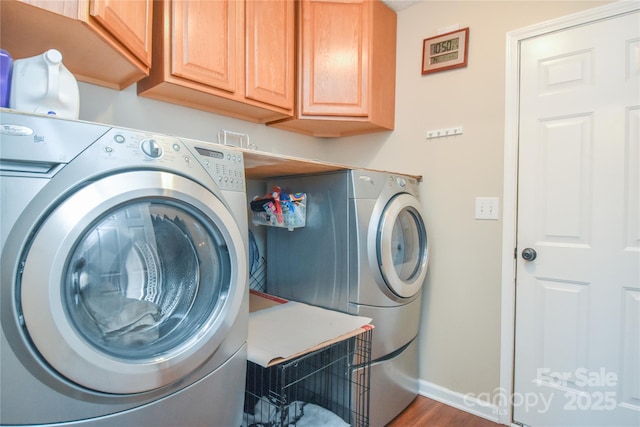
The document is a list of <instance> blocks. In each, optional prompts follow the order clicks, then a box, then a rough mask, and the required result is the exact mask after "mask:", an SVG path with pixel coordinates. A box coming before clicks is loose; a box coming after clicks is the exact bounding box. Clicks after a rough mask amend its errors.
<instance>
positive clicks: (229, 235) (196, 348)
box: [19, 171, 247, 394]
mask: <svg viewBox="0 0 640 427" xmlns="http://www.w3.org/2000/svg"><path fill="white" fill-rule="evenodd" d="M23 259H24V260H23V263H24V268H23V273H22V276H21V278H20V280H19V286H20V289H19V295H20V301H19V303H20V309H21V311H22V316H23V319H24V324H25V327H26V333H27V334H28V336H29V338H30V340H31V342H32V344H33V346H34V347H35V349H36V350H37V352H38V353H39V354H40V356H41V357H42V358H43V359H44V361H45V362H46V363H47V364H48V365H50V367H52V368H53V369H54V370H55V371H57V372H58V373H59V374H60V375H62V376H63V377H65V378H66V379H68V380H71V381H73V382H74V383H75V384H77V385H80V386H82V387H84V388H87V389H91V390H96V391H100V392H106V393H118V394H128V393H139V392H144V391H148V390H153V389H157V388H160V387H163V386H165V385H167V384H171V383H173V382H175V381H177V380H179V379H181V378H183V377H185V376H186V375H188V374H189V373H190V372H192V371H193V370H194V369H196V368H198V367H199V366H201V365H202V364H203V363H204V362H205V361H206V360H207V359H208V358H209V357H211V355H212V354H213V353H214V352H215V350H216V348H217V347H218V346H219V345H220V343H221V341H222V340H223V339H224V338H225V337H226V336H227V334H228V333H229V331H230V328H231V326H232V324H233V323H234V321H235V319H236V317H237V316H238V313H239V310H240V306H241V302H242V299H243V294H244V292H245V291H246V289H245V286H246V277H247V265H246V256H245V246H244V240H243V238H242V234H241V233H240V230H239V228H238V226H237V225H236V222H235V220H234V218H233V216H232V215H231V213H230V212H229V211H228V209H227V208H226V206H225V205H224V204H223V203H222V202H221V200H219V199H218V197H216V196H215V195H214V194H213V193H212V192H210V191H209V190H207V189H206V188H205V187H203V186H202V185H200V184H198V183H196V182H194V181H192V180H189V179H187V178H184V177H182V176H178V175H174V174H170V173H166V172H160V171H132V172H127V173H120V174H117V175H112V176H108V177H105V178H103V179H100V180H97V181H94V182H91V183H89V184H88V185H86V186H84V187H83V188H81V189H80V190H78V191H77V192H75V193H73V194H71V195H70V196H69V197H67V198H66V199H65V200H64V201H62V202H61V203H60V204H59V205H58V206H57V208H55V209H54V210H53V211H51V212H50V213H49V214H48V215H47V217H46V219H45V220H44V221H43V222H42V223H41V224H40V226H39V227H38V230H37V232H36V233H35V235H34V237H33V239H32V241H31V245H30V246H29V248H28V249H27V251H26V253H25V255H24V257H23Z"/></svg>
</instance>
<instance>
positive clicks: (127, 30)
mask: <svg viewBox="0 0 640 427" xmlns="http://www.w3.org/2000/svg"><path fill="white" fill-rule="evenodd" d="M152 8H153V1H152V0H91V6H90V11H89V13H90V14H91V16H92V17H93V18H95V19H96V21H98V22H99V23H100V25H102V26H103V27H104V28H105V29H106V30H107V31H109V32H110V33H111V34H112V35H113V36H114V37H115V38H116V39H117V40H118V41H119V42H120V43H122V44H123V45H124V46H125V47H126V48H127V49H129V50H130V51H131V53H133V54H134V55H135V56H136V57H137V58H138V59H139V60H140V61H142V63H143V64H145V65H146V66H147V67H150V66H151V19H152V16H153V9H152Z"/></svg>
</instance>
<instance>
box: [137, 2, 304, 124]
mask: <svg viewBox="0 0 640 427" xmlns="http://www.w3.org/2000/svg"><path fill="white" fill-rule="evenodd" d="M153 25H154V47H153V64H152V66H151V73H150V75H149V77H148V78H146V79H144V80H142V81H140V82H139V83H138V94H139V95H142V96H146V97H149V98H154V99H158V100H162V101H167V102H172V103H176V104H181V105H185V106H188V107H192V108H198V109H201V110H206V111H211V112H215V113H218V114H223V115H227V116H232V117H236V118H240V119H244V120H249V121H253V122H258V123H266V122H269V121H272V120H277V119H281V118H283V117H290V116H291V115H292V114H293V101H294V97H293V93H294V82H293V77H294V75H293V72H294V65H295V64H294V59H295V56H294V36H295V34H294V28H295V2H294V1H292V0H269V1H264V0H246V1H239V0H218V1H211V0H201V1H199V0H190V1H188V2H187V1H172V0H164V1H158V2H156V8H155V13H154V24H153Z"/></svg>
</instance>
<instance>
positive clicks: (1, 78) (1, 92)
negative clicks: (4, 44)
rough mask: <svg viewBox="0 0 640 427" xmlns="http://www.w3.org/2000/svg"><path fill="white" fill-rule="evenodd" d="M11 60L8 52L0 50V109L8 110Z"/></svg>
mask: <svg viewBox="0 0 640 427" xmlns="http://www.w3.org/2000/svg"><path fill="white" fill-rule="evenodd" d="M12 69H13V59H12V58H11V55H9V52H7V51H6V50H4V49H0V107H2V108H9V91H10V90H11V71H12Z"/></svg>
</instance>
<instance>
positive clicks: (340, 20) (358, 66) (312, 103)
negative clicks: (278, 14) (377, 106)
mask: <svg viewBox="0 0 640 427" xmlns="http://www.w3.org/2000/svg"><path fill="white" fill-rule="evenodd" d="M301 6H302V22H301V34H300V36H301V54H302V73H301V78H302V80H301V85H300V89H299V90H300V91H301V94H302V96H301V103H302V105H301V107H302V109H301V113H302V114H303V115H327V116H338V115H339V116H367V114H368V113H367V112H368V105H367V104H368V96H369V95H368V90H367V88H368V85H369V81H368V78H369V62H368V55H369V54H370V52H369V49H370V47H369V46H370V43H369V37H370V19H371V18H370V8H371V2H370V1H368V0H360V1H357V0H356V1H354V0H344V1H342V0H334V1H326V0H303V1H302V3H301Z"/></svg>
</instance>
